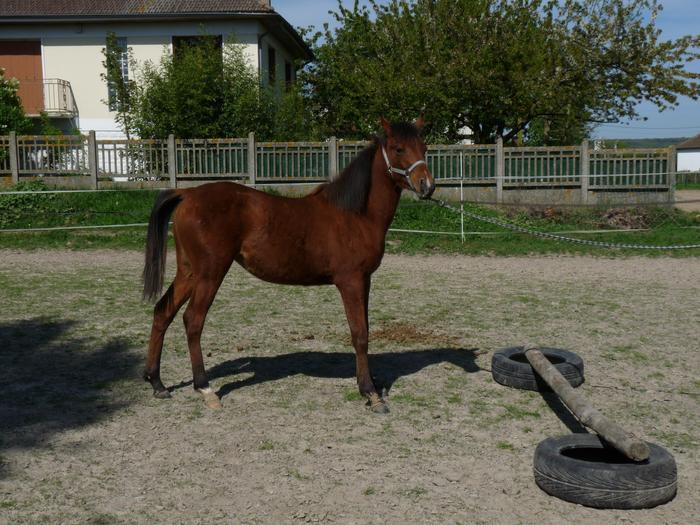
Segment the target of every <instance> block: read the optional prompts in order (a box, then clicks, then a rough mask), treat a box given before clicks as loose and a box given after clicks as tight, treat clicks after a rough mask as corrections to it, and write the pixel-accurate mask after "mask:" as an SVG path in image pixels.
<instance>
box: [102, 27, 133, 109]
mask: <svg viewBox="0 0 700 525" xmlns="http://www.w3.org/2000/svg"><path fill="white" fill-rule="evenodd" d="M116 45H117V49H118V50H119V69H120V70H121V73H122V78H123V79H124V82H127V81H128V80H129V51H128V49H127V44H126V37H125V36H120V37H117V44H116ZM107 98H108V102H109V110H110V111H117V109H118V107H117V106H118V105H117V88H116V86H115V85H114V83H113V82H109V83H108V84H107Z"/></svg>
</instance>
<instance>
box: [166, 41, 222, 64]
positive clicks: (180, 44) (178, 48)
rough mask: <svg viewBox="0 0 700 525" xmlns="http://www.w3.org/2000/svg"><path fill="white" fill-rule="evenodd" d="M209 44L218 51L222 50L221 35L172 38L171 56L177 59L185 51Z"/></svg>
mask: <svg viewBox="0 0 700 525" xmlns="http://www.w3.org/2000/svg"><path fill="white" fill-rule="evenodd" d="M209 43H210V44H211V45H213V47H214V48H216V49H218V50H220V51H221V50H222V49H223V38H222V36H221V35H196V36H174V37H173V56H174V57H175V58H176V59H177V58H178V57H180V56H182V52H183V51H184V50H185V49H187V48H191V47H197V46H201V45H204V44H209Z"/></svg>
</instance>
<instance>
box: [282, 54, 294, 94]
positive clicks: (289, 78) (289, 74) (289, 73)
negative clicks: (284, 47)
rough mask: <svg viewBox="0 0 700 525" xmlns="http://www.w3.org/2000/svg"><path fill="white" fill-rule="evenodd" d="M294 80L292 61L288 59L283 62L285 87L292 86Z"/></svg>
mask: <svg viewBox="0 0 700 525" xmlns="http://www.w3.org/2000/svg"><path fill="white" fill-rule="evenodd" d="M293 82H294V69H292V63H291V62H289V61H285V62H284V83H285V85H286V86H287V89H289V88H291V87H292V83H293Z"/></svg>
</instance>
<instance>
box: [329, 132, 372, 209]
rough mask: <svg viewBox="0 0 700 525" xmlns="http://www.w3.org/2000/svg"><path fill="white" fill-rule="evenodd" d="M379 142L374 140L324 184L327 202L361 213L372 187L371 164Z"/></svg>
mask: <svg viewBox="0 0 700 525" xmlns="http://www.w3.org/2000/svg"><path fill="white" fill-rule="evenodd" d="M379 147H381V146H380V141H379V140H378V139H375V140H374V141H373V142H372V144H370V145H369V146H367V147H366V148H365V149H363V150H362V151H361V152H360V153H358V154H357V156H356V157H355V158H354V159H353V160H352V162H351V163H350V164H349V165H348V166H347V167H346V168H345V169H344V170H343V171H342V172H340V175H338V176H337V177H336V178H335V179H334V180H332V181H331V182H328V183H326V184H324V189H325V192H326V196H327V197H328V201H329V202H330V203H331V204H333V205H335V206H337V207H338V208H342V209H344V210H348V211H354V212H358V213H362V212H364V211H365V209H366V207H367V198H368V196H369V190H370V188H371V187H372V162H373V160H374V154H375V153H376V151H377V148H379Z"/></svg>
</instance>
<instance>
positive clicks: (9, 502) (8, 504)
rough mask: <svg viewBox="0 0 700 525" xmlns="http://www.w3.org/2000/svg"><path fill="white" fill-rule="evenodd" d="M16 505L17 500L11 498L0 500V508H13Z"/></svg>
mask: <svg viewBox="0 0 700 525" xmlns="http://www.w3.org/2000/svg"><path fill="white" fill-rule="evenodd" d="M15 507H17V502H16V501H15V500H13V499H4V500H2V501H0V509H14V508H15Z"/></svg>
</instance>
